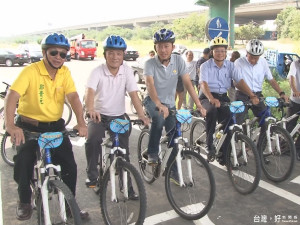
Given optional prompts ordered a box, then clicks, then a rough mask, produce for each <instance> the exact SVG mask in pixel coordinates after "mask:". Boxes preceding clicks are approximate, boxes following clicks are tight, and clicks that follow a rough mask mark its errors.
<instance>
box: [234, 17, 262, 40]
mask: <svg viewBox="0 0 300 225" xmlns="http://www.w3.org/2000/svg"><path fill="white" fill-rule="evenodd" d="M264 33H265V31H264V30H263V29H262V28H260V27H259V26H258V25H257V24H256V23H255V22H254V21H251V22H250V23H248V24H245V25H243V26H241V27H238V28H236V29H235V38H236V39H238V40H242V41H244V40H251V39H254V38H260V37H261V36H263V35H264Z"/></svg>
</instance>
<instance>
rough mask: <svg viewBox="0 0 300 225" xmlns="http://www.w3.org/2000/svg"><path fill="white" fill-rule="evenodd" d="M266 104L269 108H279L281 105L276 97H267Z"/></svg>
mask: <svg viewBox="0 0 300 225" xmlns="http://www.w3.org/2000/svg"><path fill="white" fill-rule="evenodd" d="M265 103H266V105H267V106H269V107H277V106H278V105H279V102H278V99H277V98H276V97H266V99H265Z"/></svg>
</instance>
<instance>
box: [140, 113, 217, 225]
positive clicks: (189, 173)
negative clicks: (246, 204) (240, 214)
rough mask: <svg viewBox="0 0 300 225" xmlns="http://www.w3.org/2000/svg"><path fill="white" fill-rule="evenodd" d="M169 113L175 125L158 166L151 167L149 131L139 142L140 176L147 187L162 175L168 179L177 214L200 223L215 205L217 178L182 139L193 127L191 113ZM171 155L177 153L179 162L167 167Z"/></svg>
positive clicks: (165, 139) (161, 149)
mask: <svg viewBox="0 0 300 225" xmlns="http://www.w3.org/2000/svg"><path fill="white" fill-rule="evenodd" d="M170 113H172V114H173V115H174V114H175V117H176V125H175V127H174V128H173V129H172V130H171V131H169V132H168V133H167V134H166V136H164V137H162V138H161V140H160V145H159V152H158V155H159V161H158V164H157V165H156V166H152V165H149V164H148V158H147V157H148V154H147V151H148V142H149V135H150V133H149V130H143V131H142V132H141V134H140V136H139V139H138V160H139V168H140V172H141V174H142V177H143V178H144V180H145V181H146V182H147V183H148V184H152V183H153V182H154V181H155V180H156V179H158V178H159V176H160V174H162V176H165V191H166V194H167V198H168V201H169V203H170V205H171V206H172V208H173V209H174V210H175V212H176V213H177V214H179V215H180V216H181V217H183V218H185V219H187V220H196V219H200V218H201V217H203V216H205V215H206V214H207V213H208V211H209V210H210V209H211V207H212V205H213V202H214V198H215V191H216V186H215V180H214V176H213V173H212V171H211V169H210V168H209V165H208V163H207V162H206V160H205V159H204V158H203V157H202V156H201V155H198V154H196V153H195V152H194V151H191V149H190V146H189V143H188V139H187V138H184V137H183V133H184V132H185V131H186V130H187V128H188V127H189V125H187V128H186V129H184V128H183V126H182V125H186V124H189V123H191V120H192V115H191V113H190V112H189V111H188V110H184V109H181V110H178V111H170ZM173 147H174V149H173V150H172V148H173ZM172 151H175V152H176V158H175V159H173V160H171V162H170V163H167V162H168V160H169V158H170V156H171V152H172ZM175 168H177V173H178V174H177V175H178V177H179V181H178V182H179V183H177V184H176V182H173V180H172V179H171V177H172V176H174V174H175V173H176V172H175V170H174V169H175ZM175 176H176V175H175Z"/></svg>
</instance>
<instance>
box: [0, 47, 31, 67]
mask: <svg viewBox="0 0 300 225" xmlns="http://www.w3.org/2000/svg"><path fill="white" fill-rule="evenodd" d="M29 61H30V60H29V57H28V55H27V53H26V52H21V51H18V50H8V49H0V64H5V65H6V66H13V65H15V64H19V65H20V66H22V65H24V63H29Z"/></svg>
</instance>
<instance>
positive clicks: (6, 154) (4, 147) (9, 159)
mask: <svg viewBox="0 0 300 225" xmlns="http://www.w3.org/2000/svg"><path fill="white" fill-rule="evenodd" d="M16 154H17V149H16V146H15V145H14V144H12V143H11V141H10V135H9V134H7V133H6V134H4V135H3V136H2V141H1V157H2V159H3V161H4V162H6V163H7V164H8V165H10V166H14V165H15V162H14V160H13V157H14V156H15V155H16Z"/></svg>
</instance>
